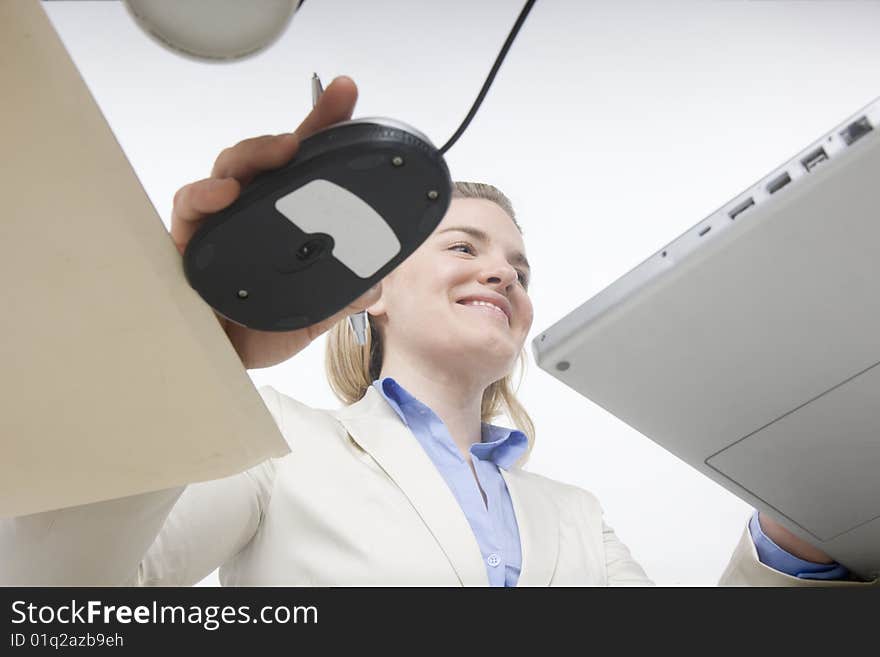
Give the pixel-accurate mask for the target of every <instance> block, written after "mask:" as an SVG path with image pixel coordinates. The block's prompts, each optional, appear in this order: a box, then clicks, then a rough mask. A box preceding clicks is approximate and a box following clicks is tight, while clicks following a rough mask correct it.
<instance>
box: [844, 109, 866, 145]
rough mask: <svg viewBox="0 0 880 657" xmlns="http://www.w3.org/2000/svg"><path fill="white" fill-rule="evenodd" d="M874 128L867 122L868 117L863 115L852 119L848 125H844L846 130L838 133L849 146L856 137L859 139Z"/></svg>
mask: <svg viewBox="0 0 880 657" xmlns="http://www.w3.org/2000/svg"><path fill="white" fill-rule="evenodd" d="M873 129H874V128H873V127H872V126H871V124H870V123H869V122H868V117H866V116H863V117H862V118H860V119H858V120H856V121H853V122H852V123H850V124H849V125H848V126H846V130H844V131H843V132H841V133H840V136H841V137H843V141H845V142H846V145H847V146H849V145H850V144H852V143H853V142H854V141H856V140H857V139H861V138H862V137H864V136H865V135H866V134H868V133H869V132H871V130H873Z"/></svg>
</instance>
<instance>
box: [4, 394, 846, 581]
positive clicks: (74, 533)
mask: <svg viewBox="0 0 880 657" xmlns="http://www.w3.org/2000/svg"><path fill="white" fill-rule="evenodd" d="M260 394H261V395H262V397H263V399H264V401H265V403H266V405H267V407H268V408H269V410H270V412H271V413H272V416H273V417H274V418H275V421H276V422H277V424H278V426H279V427H280V429H281V431H282V433H283V434H284V436H285V438H286V439H287V441H288V443H289V445H290V448H291V452H290V453H289V454H287V455H286V456H284V457H281V458H277V459H270V460H269V461H265V462H263V463H261V464H259V465H258V466H256V467H254V468H251V469H249V470H246V471H245V472H242V473H241V474H238V475H234V476H231V477H227V478H225V479H219V480H215V481H210V482H204V483H198V484H191V485H189V486H187V487H185V488H177V489H171V490H164V491H158V492H154V493H148V494H144V495H136V496H132V497H127V498H122V499H117V500H110V501H107V502H100V503H97V504H88V505H84V506H79V507H72V508H69V509H61V510H57V511H50V512H46V513H40V514H35V515H31V516H24V517H20V518H8V519H4V520H2V521H0V552H2V558H0V583H3V584H13V585H14V584H18V585H36V584H50V585H51V584H66V585H84V584H96V585H117V584H118V585H163V586H169V585H172V586H173V585H192V584H194V583H196V582H198V581H200V580H201V579H203V578H204V577H205V576H207V575H208V574H209V573H211V572H212V571H213V570H214V569H215V568H217V567H219V568H220V581H221V583H223V584H224V585H248V586H278V585H289V586H360V585H378V586H383V585H398V586H407V585H429V586H487V585H488V579H487V575H486V566H485V564H484V563H483V560H482V557H481V554H480V550H479V546H478V544H477V541H476V539H475V537H474V534H473V531H472V530H471V528H470V525H469V524H468V522H467V519H466V518H465V515H464V513H463V511H462V510H461V508H460V506H459V505H458V502H457V501H456V499H455V497H454V496H453V494H452V492H451V491H450V489H449V487H448V486H447V484H446V482H445V481H444V480H443V478H442V476H441V475H440V473H439V472H438V471H437V468H436V467H435V466H434V464H433V463H432V462H431V460H430V459H429V457H428V456H427V454H425V452H424V451H423V449H422V447H421V445H419V443H418V441H416V440H414V439H413V437H412V434H411V433H410V431H409V429H408V428H407V427H406V425H405V424H404V423H403V422H402V421H401V419H400V418H399V417H398V415H397V414H396V413H395V412H394V410H393V409H392V408H391V407H390V406H389V405H388V403H387V402H386V401H385V400H384V399H383V398H382V396H381V394H380V393H379V392H378V391H377V390H376V389H375V388H373V387H370V388H369V389H368V390H367V393H366V395H365V396H364V398H363V399H361V400H360V401H359V402H357V403H355V404H352V405H351V406H348V407H346V408H343V409H341V410H338V411H327V410H319V409H313V408H310V407H308V406H306V405H304V404H302V403H300V402H297V401H296V400H294V399H291V398H289V397H286V396H284V395H281V394H280V393H278V392H277V391H276V390H274V389H273V388H271V387H263V388H261V389H260ZM501 472H502V476H503V477H504V480H505V482H506V484H507V486H508V489H509V491H510V495H511V499H512V501H513V508H514V512H515V514H516V518H517V522H518V524H519V533H520V540H521V543H522V570H521V573H520V577H519V586H548V585H549V586H605V585H614V586H620V585H624V586H627V585H648V584H651V580H650V579H649V578H648V577H647V575H646V574H645V572H644V571H643V570H642V568H641V567H640V566H639V564H637V563H636V562H635V561H634V560H633V558H632V557H631V556H630V552H629V550H628V549H627V548H626V546H624V545H623V543H621V541H620V540H618V538H617V537H616V536H615V534H614V531H613V530H612V529H611V528H609V527H608V525H606V524H605V522H604V521H603V517H602V509H601V507H600V505H599V503H598V501H597V500H596V498H595V497H594V496H593V495H592V494H590V493H589V492H587V491H585V490H583V489H581V488H578V487H575V486H571V485H568V484H563V483H560V482H557V481H553V480H551V479H548V478H546V477H543V476H541V475H538V474H534V473H531V472H527V471H524V470H522V469H511V470H509V471H505V470H502V471H501ZM658 540H665V539H663V538H662V537H658ZM720 583H722V584H731V585H780V586H784V585H809V584H811V582H808V581H806V580H800V579H797V578H794V577H790V576H788V575H784V574H782V573H779V572H777V571H775V570H772V569H770V568H768V567H766V566H764V565H763V564H761V563H760V562H759V561H758V559H757V555H756V553H755V549H754V546H753V544H752V541H751V539H750V537H749V534H748V529H747V528H746V529H745V530H744V533H743V536H742V539H741V540H740V542H739V544H738V545H737V546H736V548H735V549H734V551H733V555H732V557H731V560H730V563H729V565H728V566H727V568H726V570H725V571H724V574H723V575H722V578H721V582H720ZM850 584H851V583H833V584H832V585H836V586H845V585H850Z"/></svg>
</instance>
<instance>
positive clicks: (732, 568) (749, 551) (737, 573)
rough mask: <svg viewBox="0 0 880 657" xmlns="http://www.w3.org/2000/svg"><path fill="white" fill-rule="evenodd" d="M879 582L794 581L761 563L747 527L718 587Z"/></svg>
mask: <svg viewBox="0 0 880 657" xmlns="http://www.w3.org/2000/svg"><path fill="white" fill-rule="evenodd" d="M878 584H880V580H873V581H871V582H861V581H857V580H822V579H801V578H800V577H792V576H791V575H787V574H786V573H783V572H780V571H778V570H776V569H774V568H770V567H769V566H766V565H764V564H763V563H761V560H760V559H759V558H758V552H757V550H756V549H755V543H754V541H752V535H751V533H750V532H749V527H748V524H746V527H745V530H744V531H743V533H742V536H740V540H739V543H737V545H736V548H735V549H734V551H733V555H732V556H731V558H730V561H729V562H728V564H727V568H725V569H724V572H723V573H722V575H721V579H720V580H719V582H718V585H719V586H823V587H840V586H848V587H859V586H861V587H864V586H877V585H878Z"/></svg>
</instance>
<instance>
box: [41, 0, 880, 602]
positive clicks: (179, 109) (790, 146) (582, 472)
mask: <svg viewBox="0 0 880 657" xmlns="http://www.w3.org/2000/svg"><path fill="white" fill-rule="evenodd" d="M521 4H522V3H521V2H520V0H492V1H488V0H444V1H433V2H432V1H429V0H417V1H414V0H377V1H374V2H368V1H365V0H362V1H355V0H309V1H308V2H307V3H305V5H304V6H303V8H302V11H301V12H300V13H298V14H297V16H296V17H295V18H294V20H293V23H292V24H291V26H290V29H289V30H288V32H287V33H286V34H285V35H284V37H283V38H282V40H281V41H280V42H278V43H277V44H275V45H274V46H273V47H272V48H270V49H269V50H268V51H266V52H265V53H263V54H261V55H259V56H257V57H255V58H252V59H250V60H246V61H243V62H237V63H232V64H224V65H213V64H205V63H198V62H193V61H189V60H186V59H183V58H180V57H178V56H175V55H173V54H170V53H168V52H166V51H165V50H163V49H161V48H160V47H159V46H157V45H156V44H154V43H153V42H152V41H150V40H149V39H148V38H147V37H146V36H144V35H143V34H142V33H141V32H140V31H139V30H138V28H137V27H136V26H135V25H134V24H133V22H132V21H131V20H130V19H129V17H128V16H127V14H126V13H125V11H124V9H123V7H122V6H121V5H120V4H119V3H116V2H52V3H48V4H46V5H44V6H45V7H46V9H47V12H48V13H49V15H50V17H51V19H52V21H53V23H54V25H55V26H56V28H57V30H58V31H59V33H60V35H61V37H62V39H63V40H64V43H65V45H66V46H67V47H68V49H69V51H70V53H71V55H72V57H73V59H74V61H75V63H76V64H77V66H78V67H79V69H80V71H81V72H82V75H83V77H84V78H85V80H86V82H87V83H88V85H89V87H90V89H91V90H92V93H93V94H94V96H95V97H96V99H97V101H98V103H99V104H100V106H101V108H102V110H103V111H104V113H105V115H106V117H107V119H108V121H109V122H110V125H111V126H112V128H113V130H114V132H115V134H116V136H117V138H118V139H119V142H120V143H121V145H122V147H123V148H124V150H125V152H126V153H127V155H128V157H129V159H130V161H131V163H132V165H133V166H134V168H135V170H136V171H137V173H138V175H139V176H140V179H141V182H142V183H143V185H144V187H145V188H146V190H147V193H148V194H149V196H150V198H151V199H152V201H153V204H154V205H155V207H156V209H157V211H158V213H159V215H160V216H161V218H162V220H163V221H164V222H165V223H166V225H167V224H168V223H169V221H170V209H171V199H172V196H173V194H174V191H175V190H176V189H177V188H178V187H180V186H181V185H183V184H185V183H187V182H189V181H192V180H196V179H199V178H203V177H205V176H207V175H208V173H209V171H210V168H211V164H212V162H213V159H214V157H215V156H216V155H217V153H218V152H219V151H220V150H221V149H222V148H223V147H225V146H228V145H232V144H234V143H235V142H237V141H238V140H240V139H243V138H246V137H249V136H254V135H259V134H265V133H278V132H286V131H290V130H292V129H293V128H294V127H295V126H296V125H297V124H298V123H299V121H300V120H301V118H302V117H303V116H304V115H305V114H306V113H307V112H308V110H309V107H310V105H311V98H310V92H309V78H310V76H311V73H312V71H317V72H318V73H319V74H320V75H321V76H322V78H323V79H324V81H325V83H327V82H329V81H330V79H332V77H334V76H335V75H339V74H343V73H344V74H347V75H350V76H352V77H353V78H354V79H355V81H356V82H357V83H358V85H359V87H360V91H361V95H360V100H359V104H358V109H357V110H356V116H376V115H379V116H388V117H392V118H396V119H400V120H403V121H406V122H407V123H410V124H412V125H414V126H416V127H417V128H419V129H420V130H421V131H423V132H424V133H426V134H427V135H428V136H429V137H430V138H431V139H432V140H433V141H434V142H435V143H436V144H437V145H440V144H442V143H444V142H445V141H446V139H447V138H448V137H449V136H450V135H451V134H452V132H453V131H454V130H455V128H456V127H457V126H458V124H459V122H460V121H461V119H462V118H463V116H464V115H465V113H466V112H467V110H468V109H469V107H470V105H471V103H472V101H473V99H474V97H475V94H476V93H477V91H478V89H479V87H480V85H481V84H482V82H483V80H484V78H485V76H486V74H487V72H488V69H489V67H490V66H491V64H492V62H493V61H494V58H495V56H496V54H497V52H498V49H499V47H500V46H501V43H502V42H503V40H504V38H505V37H506V36H507V33H508V31H509V29H510V27H511V25H512V23H513V21H514V19H515V18H516V16H517V14H518V13H519V10H520V9H521ZM878 25H880V3H878V2H872V1H846V0H842V1H828V2H823V1H818V0H817V1H806V2H771V1H753V2H746V1H732V0H731V1H718V2H708V1H706V2H696V1H679V2H673V1H670V0H664V1H663V2H636V1H620V0H617V1H613V2H612V1H611V0H607V1H606V0H603V1H599V0H594V1H576V0H539V2H538V3H537V4H536V6H535V8H534V10H533V11H532V14H531V16H530V17H529V19H528V21H527V22H526V24H525V26H524V28H523V30H522V31H521V33H520V36H519V37H518V39H517V41H516V43H515V44H514V46H513V48H512V50H511V52H510V54H509V55H508V58H507V60H506V61H505V63H504V65H503V67H502V69H501V72H500V74H499V76H498V78H497V79H496V82H495V84H494V86H493V88H492V89H491V91H490V93H489V95H488V97H487V99H486V101H485V102H484V104H483V106H482V109H481V110H480V112H479V114H478V115H477V117H476V119H475V120H474V122H473V123H472V124H471V127H470V128H469V130H468V132H466V133H465V135H464V136H463V137H462V139H461V140H460V141H459V142H458V144H457V145H456V146H455V147H454V148H453V149H452V150H451V151H450V152H449V154H448V156H447V161H448V164H449V166H450V170H451V172H452V174H453V178H454V179H458V180H476V181H483V182H489V183H492V184H494V185H496V186H498V187H500V188H501V189H502V190H504V191H505V192H506V193H507V194H508V196H510V198H511V199H512V200H513V203H514V207H515V208H516V209H517V212H518V216H519V219H520V221H521V223H522V224H523V227H524V231H525V241H526V248H527V251H528V255H529V259H530V261H531V262H532V267H533V271H534V275H533V283H532V287H531V293H532V297H533V300H534V304H535V322H534V326H533V331H532V334H531V335H530V338H529V339H530V340H531V338H532V337H534V335H535V334H537V333H538V332H540V331H541V330H542V329H544V328H547V327H548V326H550V325H551V324H552V323H553V322H555V321H556V320H558V319H559V318H561V317H562V316H563V315H565V314H567V313H568V312H569V311H571V310H572V309H573V308H575V307H576V306H578V305H580V304H581V303H582V302H583V301H585V300H586V299H587V298H589V297H590V296H592V295H593V294H595V293H596V292H598V291H599V290H601V289H602V288H603V287H605V286H606V285H608V284H609V283H611V282H612V281H613V280H615V279H616V278H617V277H619V276H620V275H622V274H623V273H625V272H626V271H628V270H629V269H630V268H631V267H633V266H634V265H636V264H638V263H639V262H640V261H641V260H643V259H644V258H646V257H647V256H648V255H650V254H651V253H653V252H654V251H655V250H657V249H658V248H659V247H661V246H662V245H663V244H665V243H666V242H668V241H670V240H671V239H673V238H674V237H675V236H677V235H678V234H679V233H681V232H683V231H684V230H686V229H687V228H689V227H690V226H691V225H693V224H694V223H696V222H697V221H699V220H700V219H702V218H703V217H705V216H706V215H708V214H709V213H710V212H712V211H714V210H715V209H717V208H718V207H719V206H721V205H722V204H724V203H725V202H727V201H728V200H730V199H731V198H732V197H733V196H734V195H736V194H738V193H739V192H740V191H742V190H744V189H745V188H746V187H748V186H749V185H751V184H752V183H754V182H756V181H757V179H758V178H760V177H761V176H763V175H765V174H767V173H769V172H770V171H771V170H772V169H773V168H774V167H776V166H777V165H779V164H781V163H782V162H783V161H784V160H786V159H787V158H789V157H791V156H793V155H795V154H796V153H797V152H798V151H799V150H800V149H801V148H803V147H804V146H806V145H807V144H808V142H810V141H811V140H813V139H815V138H818V137H819V136H820V135H821V134H822V133H823V132H825V131H827V130H829V129H831V128H832V127H834V125H836V124H837V123H838V122H840V121H842V120H843V119H845V118H846V117H847V116H849V115H850V114H852V113H854V112H856V111H857V110H858V109H859V108H860V107H862V106H863V105H866V104H867V103H868V102H870V101H871V100H872V99H873V98H875V97H876V96H878V95H880V83H878V82H877V75H876V71H877V63H878V62H880V39H878V38H877V26H878ZM58 120H59V121H63V120H64V116H63V108H59V116H58ZM96 184H100V181H96ZM756 321H759V320H757V319H756ZM323 350H324V341H323V339H322V340H319V341H317V342H316V343H314V344H313V345H312V346H310V347H309V348H308V349H307V350H306V351H305V352H303V353H301V354H299V355H298V356H297V357H296V358H294V359H292V360H290V361H288V362H287V363H284V364H282V365H279V366H277V367H274V368H270V369H266V370H257V371H252V372H251V375H252V377H253V379H254V381H255V383H257V384H258V385H262V384H271V385H273V386H274V387H276V388H277V389H278V390H280V391H282V392H284V393H286V394H288V395H291V396H293V397H295V398H297V399H299V400H301V401H303V402H305V403H307V404H310V405H312V406H318V407H325V408H329V407H336V406H338V402H337V401H336V399H335V398H334V397H333V395H332V393H331V392H330V389H329V386H328V385H327V384H326V381H325V379H324V373H323V360H322V359H323ZM530 361H531V354H530ZM521 397H522V399H523V401H524V403H525V405H526V407H527V408H528V409H529V411H530V413H531V415H532V417H533V419H534V420H535V423H536V425H537V446H536V448H535V451H534V455H533V457H532V459H531V462H530V464H529V469H531V470H533V471H535V472H539V473H541V474H544V475H547V476H550V477H553V478H556V479H559V480H562V481H566V482H569V483H573V484H576V485H578V486H582V487H584V488H587V489H589V490H591V491H593V492H594V493H595V494H596V495H597V496H598V497H599V499H600V500H601V501H602V503H603V505H604V508H605V511H606V518H607V520H608V522H609V523H610V524H611V525H612V526H614V527H615V529H616V530H617V532H618V534H619V536H620V537H621V538H622V539H623V541H624V542H626V543H627V544H628V545H629V546H630V548H631V550H632V552H633V554H634V556H635V557H636V559H637V560H639V561H640V562H641V563H642V565H643V566H644V567H645V569H646V570H647V571H648V573H649V575H650V576H652V577H653V578H654V579H655V581H657V582H658V583H660V584H666V585H674V584H687V585H711V584H714V582H715V581H716V580H717V579H718V577H719V575H720V574H721V572H722V570H723V568H724V566H725V564H726V562H727V560H728V558H729V556H730V553H731V551H732V550H733V547H734V545H735V543H736V541H737V539H738V537H739V535H740V533H741V532H742V530H743V528H744V526H745V523H746V520H747V517H748V515H749V512H750V509H749V507H748V506H747V505H746V504H745V503H743V502H742V501H740V500H739V499H737V498H735V497H734V496H733V495H731V494H730V493H728V492H727V491H725V490H724V489H722V488H721V487H720V486H718V485H717V484H715V483H713V482H712V481H710V480H708V479H707V478H705V477H704V476H703V475H701V474H699V473H697V472H696V471H695V470H693V469H692V468H690V467H689V466H687V465H685V464H684V463H682V462H680V461H679V460H678V459H677V458H675V457H673V456H671V455H670V454H668V453H667V452H665V451H664V450H663V449H661V448H660V447H658V446H657V445H655V444H654V443H653V442H651V441H650V440H648V439H647V438H645V437H644V436H642V435H640V434H638V433H636V432H635V431H634V430H632V429H630V428H629V427H627V426H626V425H624V424H623V423H622V422H620V421H619V420H617V419H616V418H614V417H613V416H611V415H609V414H608V413H606V412H605V411H603V410H602V409H600V408H598V407H597V406H595V405H594V404H592V403H591V402H589V401H587V400H585V399H583V398H582V397H580V396H579V395H577V394H576V393H574V392H572V391H571V390H569V389H568V388H566V387H565V386H564V385H563V384H561V383H559V382H558V381H556V380H555V379H553V378H552V377H551V376H549V375H548V374H546V373H544V372H543V371H541V370H539V369H538V368H537V367H535V366H534V363H533V362H530V368H529V371H528V373H527V375H526V379H525V382H524V383H523V386H522V388H521ZM206 582H207V583H216V575H215V576H212V577H211V578H209V579H208V580H206Z"/></svg>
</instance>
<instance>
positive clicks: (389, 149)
mask: <svg viewBox="0 0 880 657" xmlns="http://www.w3.org/2000/svg"><path fill="white" fill-rule="evenodd" d="M451 196H452V181H451V179H450V176H449V169H448V168H447V166H446V162H445V160H444V159H443V155H442V154H441V153H440V152H439V151H438V150H437V148H435V147H434V145H433V144H432V143H431V141H430V140H429V139H428V138H427V137H426V136H425V135H423V134H421V133H420V132H419V131H418V130H416V129H414V128H412V127H410V126H408V125H406V124H404V123H401V122H399V121H394V120H392V119H385V118H366V119H356V120H352V121H344V122H342V123H337V124H335V125H332V126H329V127H328V128H325V129H324V130H321V131H320V132H317V133H315V134H314V135H312V136H310V137H308V138H307V139H304V140H303V141H302V143H301V144H300V147H299V150H298V151H297V153H296V155H295V156H294V158H293V159H292V160H291V161H290V162H289V163H288V164H286V165H285V166H283V167H281V168H279V169H275V170H273V171H270V172H267V173H264V174H262V175H260V176H258V177H257V178H255V179H254V181H253V182H252V183H251V184H250V185H248V186H247V187H245V188H244V190H243V191H242V194H241V196H240V197H239V198H238V199H237V200H236V201H235V203H233V204H232V205H231V206H229V207H228V208H226V209H225V210H222V211H221V212H218V213H216V214H213V215H210V216H209V217H207V218H205V220H204V222H203V224H202V226H201V227H200V228H199V230H198V231H197V232H196V234H195V235H194V236H193V238H192V239H191V240H190V242H189V244H188V245H187V248H186V251H185V253H184V256H183V266H184V272H185V274H186V278H187V280H188V281H189V284H190V285H191V286H192V287H193V288H194V289H195V290H196V291H197V292H198V293H199V295H201V297H202V298H203V299H204V300H205V301H206V302H207V303H208V304H210V306H211V307H212V308H213V309H214V310H215V311H217V312H218V313H219V314H220V315H222V316H223V317H226V318H228V319H230V320H232V321H233V322H236V323H238V324H241V325H243V326H246V327H249V328H253V329H259V330H263V331H290V330H293V329H298V328H303V327H305V326H309V325H311V324H314V323H316V322H319V321H321V320H322V319H325V318H327V317H329V316H331V315H333V314H334V313H336V312H338V311H339V310H341V309H342V308H344V307H345V306H346V305H348V304H349V303H351V302H352V301H353V300H355V299H356V298H357V297H359V296H360V295H361V294H363V293H364V292H366V291H367V290H368V289H369V288H370V287H372V286H373V285H375V284H376V283H378V282H379V281H380V280H382V278H383V277H384V276H385V275H386V274H388V273H389V272H390V271H391V270H393V269H394V268H395V267H396V266H397V265H398V264H400V263H401V262H402V261H403V260H404V259H405V258H406V257H407V256H409V255H410V254H411V253H412V252H413V251H415V250H416V249H417V248H418V247H419V245H420V244H421V243H422V242H424V241H425V239H426V238H427V237H428V236H429V235H430V234H431V232H433V230H434V229H435V228H436V227H437V224H439V223H440V220H441V219H442V218H443V215H444V214H445V213H446V210H447V208H448V207H449V203H450V201H451Z"/></svg>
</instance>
